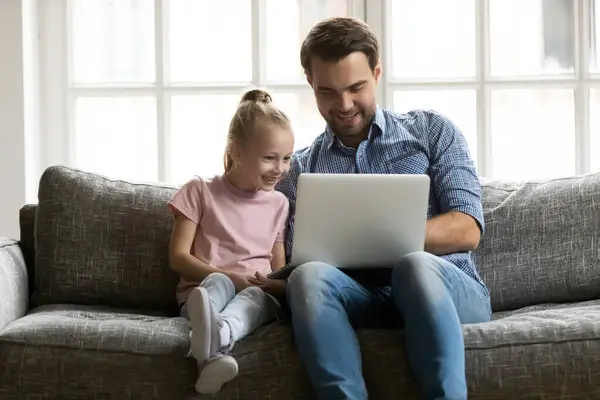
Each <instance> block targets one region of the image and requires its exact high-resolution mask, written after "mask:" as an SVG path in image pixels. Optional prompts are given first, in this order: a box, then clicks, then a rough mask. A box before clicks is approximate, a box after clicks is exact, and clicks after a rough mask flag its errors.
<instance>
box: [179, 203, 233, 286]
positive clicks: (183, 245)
mask: <svg viewBox="0 0 600 400" xmlns="http://www.w3.org/2000/svg"><path fill="white" fill-rule="evenodd" d="M196 229H197V225H196V223H195V222H193V221H191V220H190V219H188V218H186V217H185V216H184V215H183V214H182V213H180V212H177V214H176V219H175V226H174V227H173V231H172V232H171V241H170V243H169V266H170V267H171V269H173V270H174V271H176V272H178V273H179V274H180V275H181V276H183V277H184V278H186V279H189V280H197V281H201V280H203V279H204V278H206V277H207V276H208V275H210V274H211V273H213V272H221V271H220V270H219V269H218V268H216V267H214V266H212V265H210V264H207V263H205V262H204V261H201V260H199V259H198V258H196V257H194V256H193V255H192V254H191V252H190V250H191V248H192V243H193V242H194V236H195V235H196Z"/></svg>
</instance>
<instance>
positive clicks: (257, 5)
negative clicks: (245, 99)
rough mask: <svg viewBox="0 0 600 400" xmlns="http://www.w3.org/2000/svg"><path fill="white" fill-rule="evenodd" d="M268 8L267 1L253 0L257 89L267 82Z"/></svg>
mask: <svg viewBox="0 0 600 400" xmlns="http://www.w3.org/2000/svg"><path fill="white" fill-rule="evenodd" d="M266 8H267V2H266V0H252V53H253V56H252V84H253V85H254V86H256V87H263V86H264V85H265V84H266V82H267V49H266V42H267V39H266V37H267V35H266V32H265V30H266V26H267V25H266V22H267V9H266Z"/></svg>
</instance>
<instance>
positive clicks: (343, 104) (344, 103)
mask: <svg viewBox="0 0 600 400" xmlns="http://www.w3.org/2000/svg"><path fill="white" fill-rule="evenodd" d="M353 106H354V101H353V100H352V96H351V95H350V93H344V94H342V97H341V98H340V109H341V111H343V112H346V111H350V110H352V107H353Z"/></svg>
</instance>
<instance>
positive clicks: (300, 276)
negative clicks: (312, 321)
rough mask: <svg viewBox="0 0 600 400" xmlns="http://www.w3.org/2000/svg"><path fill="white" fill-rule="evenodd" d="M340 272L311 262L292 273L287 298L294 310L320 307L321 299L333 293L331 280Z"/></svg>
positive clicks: (331, 267) (322, 264)
mask: <svg viewBox="0 0 600 400" xmlns="http://www.w3.org/2000/svg"><path fill="white" fill-rule="evenodd" d="M337 273H340V271H339V270H338V269H337V268H335V267H333V266H331V265H329V264H326V263H322V262H309V263H306V264H302V265H300V266H298V267H297V268H295V269H294V271H292V273H291V274H290V277H289V278H288V283H287V289H286V297H287V301H288V304H289V306H290V308H291V309H292V310H296V309H299V308H302V309H304V308H313V307H318V306H319V304H321V303H322V302H321V301H320V299H322V298H323V296H325V295H327V294H328V293H330V292H331V284H330V283H331V280H332V279H333V277H334V276H335V275H336V274H337Z"/></svg>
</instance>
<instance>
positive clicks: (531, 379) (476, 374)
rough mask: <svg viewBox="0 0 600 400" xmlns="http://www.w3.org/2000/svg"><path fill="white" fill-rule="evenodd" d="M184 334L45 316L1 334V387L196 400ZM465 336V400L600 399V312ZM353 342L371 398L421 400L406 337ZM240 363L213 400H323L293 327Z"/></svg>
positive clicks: (150, 321)
mask: <svg viewBox="0 0 600 400" xmlns="http://www.w3.org/2000/svg"><path fill="white" fill-rule="evenodd" d="M27 321H29V322H27ZM58 325H64V326H62V327H61V326H58ZM125 325H127V326H125ZM67 326H69V327H70V328H67ZM188 329H189V328H188V326H187V323H186V321H184V320H181V319H179V318H163V317H160V316H148V315H144V314H142V313H135V312H128V313H127V312H122V311H115V310H111V311H109V310H108V309H102V308H99V307H81V306H55V307H44V308H40V309H38V310H35V311H34V312H32V313H31V314H30V315H28V316H26V317H25V318H23V319H22V320H18V321H15V322H13V323H11V324H10V325H9V326H8V327H7V329H6V330H4V331H2V332H0V359H2V360H3V363H4V365H5V366H6V368H0V388H2V387H6V388H8V387H10V388H12V389H11V390H12V391H11V392H10V393H11V394H12V393H19V394H22V395H23V397H24V396H25V394H28V395H31V394H38V395H39V397H43V396H44V395H46V396H47V395H49V394H56V393H60V394H61V395H63V398H69V395H71V397H73V398H77V394H79V393H81V391H82V390H85V391H86V393H96V394H99V395H106V396H111V397H107V398H148V399H160V398H188V397H187V396H189V395H192V394H193V393H194V392H193V384H194V381H195V377H196V371H197V370H196V366H195V363H194V361H193V359H191V358H190V357H186V355H187V353H188V348H189V341H188V332H189V330H188ZM463 334H464V338H465V354H466V370H467V381H468V386H469V399H474V400H480V399H486V400H503V399H516V398H544V399H550V400H552V399H562V398H565V396H567V395H568V396H570V397H569V398H600V374H598V373H596V371H599V370H600V301H593V302H585V303H573V304H561V305H556V304H545V305H541V306H536V307H528V308H524V309H520V310H516V311H511V312H503V313H497V314H494V316H493V320H492V321H491V322H488V323H483V324H471V325H465V326H464V327H463ZM129 335H131V336H132V337H131V338H128V337H127V336H129ZM64 336H70V337H64ZM357 336H358V339H359V342H360V345H361V349H362V354H363V375H364V376H365V380H366V382H367V386H368V389H369V395H370V398H374V399H385V398H406V399H413V398H420V396H419V391H418V389H417V386H416V383H415V380H414V376H413V374H412V373H411V371H410V368H409V366H408V362H407V359H406V349H405V346H404V340H403V334H402V332H401V331H399V330H392V329H368V330H367V329H365V330H359V331H358V332H357ZM78 346H81V347H82V348H81V349H80V348H79V347H78ZM233 355H234V357H235V358H236V359H237V360H238V363H239V367H240V373H239V375H238V377H237V378H236V379H235V380H234V381H232V382H230V383H228V384H227V385H225V386H224V387H223V389H222V390H221V391H220V392H219V394H218V395H217V396H216V397H215V398H216V399H250V400H252V399H280V398H296V399H314V398H315V395H314V391H313V390H312V387H311V385H310V381H309V380H308V377H307V374H306V372H305V370H304V368H303V366H302V364H301V361H300V358H299V357H298V352H297V350H296V347H295V345H294V341H293V336H292V331H291V327H290V326H289V324H286V323H284V322H276V323H272V324H269V325H267V326H265V327H263V328H260V329H258V330H257V331H256V332H254V333H253V334H251V335H250V336H248V337H247V338H245V339H244V340H242V341H240V342H239V343H238V344H237V345H236V346H235V348H234V350H233ZM132 393H135V395H132ZM2 394H3V393H2V391H1V389H0V397H2V396H1V395H2Z"/></svg>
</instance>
